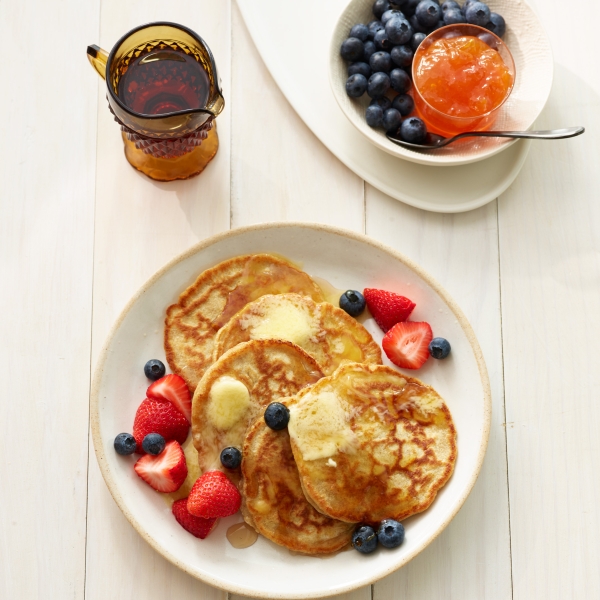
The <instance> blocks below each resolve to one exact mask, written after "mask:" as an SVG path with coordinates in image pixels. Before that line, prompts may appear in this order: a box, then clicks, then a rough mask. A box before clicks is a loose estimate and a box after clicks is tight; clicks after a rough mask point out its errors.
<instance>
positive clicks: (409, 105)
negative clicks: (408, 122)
mask: <svg viewBox="0 0 600 600" xmlns="http://www.w3.org/2000/svg"><path fill="white" fill-rule="evenodd" d="M414 107H415V101H414V100H413V99H412V97H411V96H409V95H408V94H398V95H397V96H396V97H395V98H394V99H393V100H392V108H395V109H396V110H397V111H398V112H399V113H400V114H401V115H402V116H403V117H406V116H407V115H410V113H411V112H412V111H413V109H414Z"/></svg>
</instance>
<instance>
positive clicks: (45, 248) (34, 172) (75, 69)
mask: <svg viewBox="0 0 600 600" xmlns="http://www.w3.org/2000/svg"><path fill="white" fill-rule="evenodd" d="M98 6H99V2H98V1H91V2H84V3H82V2H76V1H74V0H65V2H63V3H62V5H61V11H57V10H44V9H43V8H42V9H41V14H42V15H43V18H40V7H39V6H38V5H37V4H34V3H31V2H30V3H14V2H10V3H7V2H2V3H0V37H1V38H2V41H3V47H4V55H3V59H2V63H1V67H0V69H1V75H2V85H1V90H2V92H1V93H0V113H1V114H2V120H1V122H0V190H1V191H0V215H1V218H0V277H1V281H2V284H1V286H0V289H1V292H0V312H1V314H2V316H1V317H0V364H2V366H3V374H4V376H3V385H2V395H1V398H0V423H1V424H2V434H1V437H0V472H1V482H0V504H1V506H2V510H1V511H0V532H1V533H0V598H3V599H7V600H8V599H13V598H15V599H16V598H23V599H30V598H69V599H81V598H83V595H84V579H85V533H86V489H87V463H88V450H87V422H88V396H89V379H90V372H89V369H90V323H91V321H90V319H91V285H92V251H93V228H94V194H93V190H94V177H95V150H96V141H95V137H96V118H95V115H96V93H95V91H96V82H95V81H94V78H93V77H89V75H90V71H89V66H88V65H87V61H86V59H85V57H84V56H83V49H84V48H85V45H86V42H87V40H88V39H89V38H90V37H94V36H96V35H97V34H98ZM57 32H61V33H59V34H58V35H57ZM62 32H64V33H65V35H62ZM67 32H68V35H67Z"/></svg>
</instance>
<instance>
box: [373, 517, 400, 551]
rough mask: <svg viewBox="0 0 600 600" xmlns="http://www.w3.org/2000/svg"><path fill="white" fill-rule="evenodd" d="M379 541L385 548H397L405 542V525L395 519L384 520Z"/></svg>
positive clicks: (381, 524)
mask: <svg viewBox="0 0 600 600" xmlns="http://www.w3.org/2000/svg"><path fill="white" fill-rule="evenodd" d="M377 540H378V541H379V543H380V544H381V545H382V546H383V547H384V548H397V547H398V546H400V544H402V542H403V541H404V525H402V523H398V521H394V519H384V520H383V521H381V523H380V524H379V529H378V530H377Z"/></svg>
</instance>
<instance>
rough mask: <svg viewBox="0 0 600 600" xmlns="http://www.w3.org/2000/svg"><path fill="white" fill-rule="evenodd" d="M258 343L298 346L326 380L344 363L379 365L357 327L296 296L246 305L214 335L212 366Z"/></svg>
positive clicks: (377, 353)
mask: <svg viewBox="0 0 600 600" xmlns="http://www.w3.org/2000/svg"><path fill="white" fill-rule="evenodd" d="M261 339H281V340H288V341H289V342H293V343H294V344H297V345H298V346H300V348H302V349H303V350H306V352H308V353H309V354H310V355H311V356H312V357H313V358H314V359H315V360H316V361H317V362H318V363H319V366H320V367H321V370H322V371H323V373H325V374H326V375H330V374H331V373H333V371H335V370H336V369H337V368H338V367H339V366H340V365H341V364H344V363H348V362H360V363H372V364H381V350H380V348H379V346H378V344H377V343H376V342H375V341H374V340H373V338H372V337H371V334H370V333H369V332H368V331H367V330H366V329H365V328H364V327H363V326H362V325H361V324H360V323H359V322H358V321H356V320H355V319H353V318H352V317H351V316H350V315H349V314H348V313H346V312H344V311H343V310H342V309H341V308H337V307H335V306H333V305H331V304H329V303H328V302H321V303H317V302H314V301H313V300H311V299H310V298H308V297H306V296H301V295H299V294H279V295H276V296H274V295H266V296H262V297H261V298H259V299H258V300H255V301H254V302H250V303H249V304H247V305H246V306H245V307H244V308H242V310H240V311H239V312H238V313H237V314H236V315H234V316H233V317H232V318H231V320H230V321H229V323H227V324H226V325H225V326H223V327H222V328H221V329H220V330H219V332H218V333H217V336H216V338H215V347H214V352H213V360H216V359H217V358H218V357H219V356H221V354H223V353H224V352H226V351H227V350H229V349H230V348H233V347H234V346H236V345H237V344H240V343H242V342H246V341H248V340H261Z"/></svg>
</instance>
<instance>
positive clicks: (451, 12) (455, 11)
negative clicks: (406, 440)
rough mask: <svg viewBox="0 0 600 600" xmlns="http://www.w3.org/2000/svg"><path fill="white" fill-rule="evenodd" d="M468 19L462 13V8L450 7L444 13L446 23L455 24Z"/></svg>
mask: <svg viewBox="0 0 600 600" xmlns="http://www.w3.org/2000/svg"><path fill="white" fill-rule="evenodd" d="M465 22H466V19H465V17H464V15H463V14H462V12H461V10H460V8H449V9H448V10H447V11H446V12H445V13H444V24H445V25H454V24H455V23H465Z"/></svg>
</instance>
